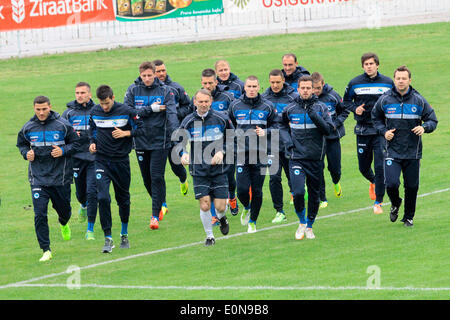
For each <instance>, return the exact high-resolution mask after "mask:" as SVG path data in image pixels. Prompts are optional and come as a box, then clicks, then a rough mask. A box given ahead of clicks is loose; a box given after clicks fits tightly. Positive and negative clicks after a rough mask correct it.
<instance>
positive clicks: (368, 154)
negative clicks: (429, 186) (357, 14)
mask: <svg viewBox="0 0 450 320" xmlns="http://www.w3.org/2000/svg"><path fill="white" fill-rule="evenodd" d="M361 65H362V68H363V69H364V73H363V74H361V75H359V76H357V77H355V78H353V79H352V80H350V82H349V83H348V85H347V87H346V89H345V94H344V105H345V107H346V108H347V109H348V110H350V111H351V112H353V113H354V115H355V120H356V126H355V135H356V145H357V155H358V166H359V171H360V172H361V174H362V175H363V176H364V177H365V178H366V179H367V180H368V181H369V182H370V185H369V196H370V199H371V200H374V201H375V202H374V206H373V212H374V213H375V214H381V213H383V209H382V203H383V197H384V193H385V184H384V169H383V163H384V150H383V142H382V137H380V135H379V134H378V132H377V130H376V129H375V127H374V126H373V122H372V118H371V112H372V109H373V106H374V105H375V102H377V100H378V98H379V97H380V96H381V95H382V94H383V93H385V92H386V91H388V90H390V89H392V87H393V86H394V83H393V82H392V80H391V79H390V78H389V77H386V76H384V75H382V74H380V73H379V72H378V67H379V65H380V60H379V59H378V56H377V55H376V54H375V53H370V52H369V53H365V54H363V55H362V57H361ZM372 162H373V163H374V171H375V173H374V171H373V170H372V167H371V166H372Z"/></svg>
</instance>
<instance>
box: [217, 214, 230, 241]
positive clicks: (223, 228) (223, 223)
mask: <svg viewBox="0 0 450 320" xmlns="http://www.w3.org/2000/svg"><path fill="white" fill-rule="evenodd" d="M219 222H220V232H222V234H223V235H224V236H226V235H227V234H228V232H229V231H230V225H229V224H228V220H227V217H226V216H223V217H222V218H220V219H219Z"/></svg>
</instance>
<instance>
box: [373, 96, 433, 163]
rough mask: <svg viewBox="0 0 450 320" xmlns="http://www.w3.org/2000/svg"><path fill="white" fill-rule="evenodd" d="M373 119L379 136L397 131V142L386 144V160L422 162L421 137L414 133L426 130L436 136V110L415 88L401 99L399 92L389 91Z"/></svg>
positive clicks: (378, 104)
mask: <svg viewBox="0 0 450 320" xmlns="http://www.w3.org/2000/svg"><path fill="white" fill-rule="evenodd" d="M372 119H373V123H374V125H375V128H376V129H377V130H378V132H379V134H380V135H382V136H383V137H384V135H385V133H386V131H388V130H390V129H394V128H395V131H394V138H393V139H392V140H391V141H387V140H385V141H386V149H387V154H386V158H394V159H421V158H422V137H420V136H417V135H416V134H415V133H413V132H412V131H411V129H412V128H414V127H416V126H420V125H421V126H423V127H424V129H425V133H430V132H433V131H434V130H435V129H436V126H437V123H438V121H437V118H436V114H435V113H434V110H433V108H431V106H430V104H429V103H428V102H427V101H426V100H425V98H423V97H422V96H421V95H420V94H419V93H418V92H417V91H416V90H415V89H414V88H412V87H410V88H409V91H408V92H407V93H406V94H405V95H404V96H401V95H400V94H399V93H398V91H397V90H396V88H395V87H394V88H393V89H392V90H389V91H387V92H386V93H385V94H383V95H382V96H381V97H380V99H378V101H377V103H376V104H375V107H374V108H373V110H372Z"/></svg>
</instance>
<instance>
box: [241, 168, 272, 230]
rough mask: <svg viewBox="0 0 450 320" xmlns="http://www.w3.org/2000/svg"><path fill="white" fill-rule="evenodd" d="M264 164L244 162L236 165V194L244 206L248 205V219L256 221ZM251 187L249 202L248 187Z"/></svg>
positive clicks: (259, 204)
mask: <svg viewBox="0 0 450 320" xmlns="http://www.w3.org/2000/svg"><path fill="white" fill-rule="evenodd" d="M265 171H266V166H263V165H260V164H246V165H237V166H236V185H237V196H238V199H239V201H240V202H241V203H242V205H243V206H244V207H245V208H248V207H249V206H250V220H251V221H254V222H256V220H257V219H258V216H259V211H260V210H261V206H262V201H263V191H262V189H263V185H264V179H265V177H266V176H265ZM250 187H251V188H252V201H251V203H250V194H249V189H250Z"/></svg>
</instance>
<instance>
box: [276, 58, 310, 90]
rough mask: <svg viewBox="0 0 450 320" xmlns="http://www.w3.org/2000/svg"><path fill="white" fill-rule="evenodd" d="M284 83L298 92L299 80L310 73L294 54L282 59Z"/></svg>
mask: <svg viewBox="0 0 450 320" xmlns="http://www.w3.org/2000/svg"><path fill="white" fill-rule="evenodd" d="M282 63H283V69H282V71H283V76H284V81H285V82H286V83H287V84H288V85H290V86H291V87H292V88H294V89H295V90H297V87H298V79H300V78H301V77H303V76H308V75H309V71H308V70H306V69H305V68H304V67H302V66H301V65H299V64H298V61H297V56H296V55H295V54H293V53H286V54H285V55H283V58H282Z"/></svg>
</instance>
